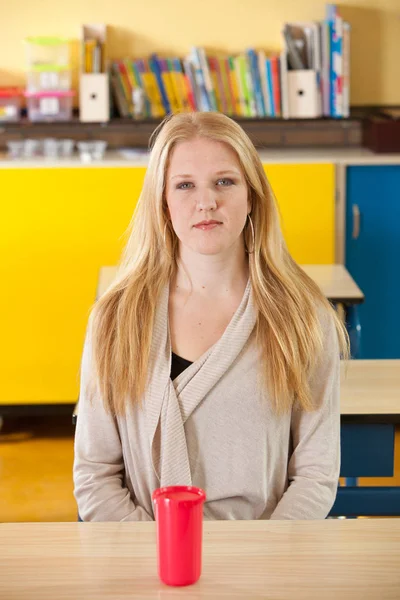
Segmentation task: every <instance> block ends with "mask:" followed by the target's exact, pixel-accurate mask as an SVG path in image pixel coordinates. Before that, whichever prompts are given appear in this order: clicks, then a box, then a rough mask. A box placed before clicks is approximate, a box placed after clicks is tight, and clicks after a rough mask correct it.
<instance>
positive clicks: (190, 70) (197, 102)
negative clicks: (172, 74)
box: [183, 58, 202, 110]
mask: <svg viewBox="0 0 400 600" xmlns="http://www.w3.org/2000/svg"><path fill="white" fill-rule="evenodd" d="M183 70H184V72H185V78H186V82H187V86H188V88H189V90H190V91H189V101H190V103H191V107H192V110H202V109H201V92H200V89H199V87H198V85H197V82H196V73H195V67H194V64H193V63H192V62H191V61H190V60H189V59H188V58H186V59H184V61H183Z"/></svg>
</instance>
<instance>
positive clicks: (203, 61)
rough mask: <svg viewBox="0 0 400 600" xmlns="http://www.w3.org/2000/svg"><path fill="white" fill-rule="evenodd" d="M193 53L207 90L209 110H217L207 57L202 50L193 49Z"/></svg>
mask: <svg viewBox="0 0 400 600" xmlns="http://www.w3.org/2000/svg"><path fill="white" fill-rule="evenodd" d="M194 51H195V52H196V53H197V56H198V60H199V64H200V68H201V70H202V72H203V78H204V83H205V86H206V90H207V95H208V99H209V103H210V110H218V108H217V99H216V96H215V90H214V87H213V83H212V79H211V74H210V69H209V66H208V61H207V56H206V53H205V50H204V48H196V47H195V48H194Z"/></svg>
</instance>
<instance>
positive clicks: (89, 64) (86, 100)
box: [79, 24, 110, 123]
mask: <svg viewBox="0 0 400 600" xmlns="http://www.w3.org/2000/svg"><path fill="white" fill-rule="evenodd" d="M106 41H107V26H106V25H105V24H88V25H83V26H82V30H81V45H82V52H81V72H80V76H79V119H80V121H81V122H83V123H104V122H107V121H109V119H110V80H109V74H108V73H107V67H106V57H105V48H106ZM87 71H89V72H87Z"/></svg>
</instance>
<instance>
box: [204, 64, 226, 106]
mask: <svg viewBox="0 0 400 600" xmlns="http://www.w3.org/2000/svg"><path fill="white" fill-rule="evenodd" d="M207 63H208V69H209V71H210V77H211V85H212V89H213V94H214V96H215V102H216V110H218V111H220V112H225V111H224V104H223V98H222V90H221V88H220V84H219V80H218V71H217V59H216V58H215V56H209V57H207ZM207 91H209V90H207Z"/></svg>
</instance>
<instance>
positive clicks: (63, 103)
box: [25, 91, 75, 121]
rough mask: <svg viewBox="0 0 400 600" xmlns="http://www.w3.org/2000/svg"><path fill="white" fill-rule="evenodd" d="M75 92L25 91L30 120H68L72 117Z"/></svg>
mask: <svg viewBox="0 0 400 600" xmlns="http://www.w3.org/2000/svg"><path fill="white" fill-rule="evenodd" d="M74 95H75V93H74V92H72V91H68V92H55V91H53V92H51V91H47V92H25V97H26V103H27V108H28V118H29V120H30V121H69V120H71V118H72V99H73V97H74Z"/></svg>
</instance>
